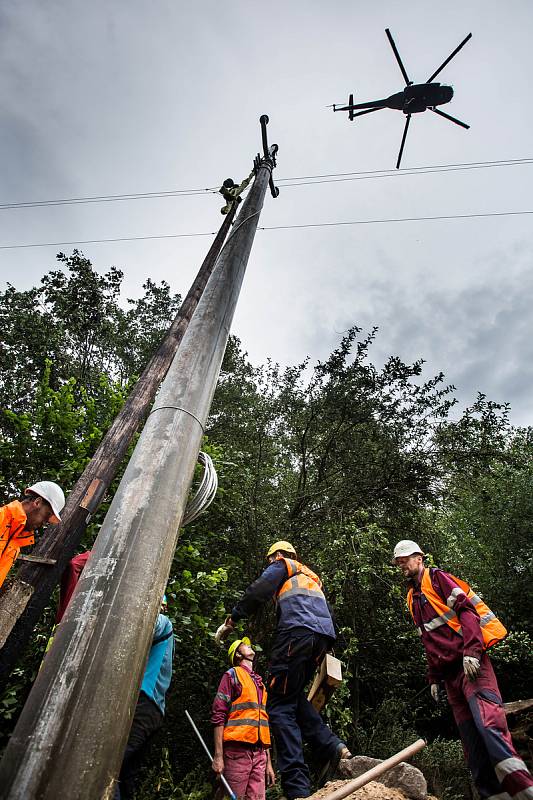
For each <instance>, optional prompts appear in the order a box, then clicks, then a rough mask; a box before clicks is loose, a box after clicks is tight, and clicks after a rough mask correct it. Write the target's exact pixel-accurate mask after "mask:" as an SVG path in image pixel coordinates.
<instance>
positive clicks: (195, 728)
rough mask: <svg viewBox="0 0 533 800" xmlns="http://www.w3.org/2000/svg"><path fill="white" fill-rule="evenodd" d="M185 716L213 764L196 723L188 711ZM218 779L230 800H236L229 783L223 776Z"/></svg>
mask: <svg viewBox="0 0 533 800" xmlns="http://www.w3.org/2000/svg"><path fill="white" fill-rule="evenodd" d="M185 716H186V717H187V719H188V720H189V722H190V723H191V725H192V729H193V731H194V732H195V734H196V735H197V737H198V738H199V740H200V744H201V745H202V747H203V748H204V750H205V752H206V753H207V757H208V759H209V761H211V763H213V756H212V755H211V753H210V751H209V747H208V746H207V745H206V743H205V742H204V737H203V736H202V734H201V733H200V731H199V730H198V728H197V727H196V723H195V722H194V720H193V718H192V717H191V715H190V714H189V712H188V711H185ZM219 778H220V780H221V782H222V785H223V786H224V788H225V790H226V791H227V793H228V794H229V796H230V798H231V800H237V795H236V794H235V792H234V791H233V789H232V788H231V786H230V785H229V783H228V782H227V780H226V779H225V777H224V775H222V774H220V775H219Z"/></svg>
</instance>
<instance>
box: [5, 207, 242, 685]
mask: <svg viewBox="0 0 533 800" xmlns="http://www.w3.org/2000/svg"><path fill="white" fill-rule="evenodd" d="M236 207H237V204H236V203H235V204H234V205H233V207H232V208H231V209H230V212H229V214H228V215H227V216H226V218H225V219H224V222H223V223H222V225H221V227H220V230H219V232H218V234H217V236H216V238H215V240H214V241H213V244H212V245H211V247H210V249H209V252H208V254H207V256H206V258H205V259H204V262H203V264H202V266H201V267H200V270H199V272H198V274H197V275H196V278H195V279H194V282H193V284H192V286H191V288H190V289H189V293H188V294H187V297H186V298H185V300H184V301H183V303H182V304H181V306H180V309H179V311H178V314H177V316H176V318H175V319H174V322H173V323H172V325H171V326H170V328H169V330H168V331H167V333H166V334H165V336H164V338H163V340H162V342H161V344H160V345H159V348H158V349H157V350H156V352H155V353H154V355H153V356H152V358H151V359H150V361H149V362H148V364H147V366H146V367H145V369H144V372H143V373H142V375H141V377H140V378H139V380H138V381H137V383H136V384H135V386H134V387H133V390H132V391H131V394H130V395H129V397H128V399H127V400H126V402H125V404H124V406H123V408H122V409H121V411H120V412H119V413H118V415H117V417H116V418H115V420H114V422H113V424H112V425H111V427H110V428H109V430H108V431H107V433H106V434H105V436H104V438H103V439H102V441H101V442H100V444H99V446H98V448H97V450H96V452H95V454H94V456H93V457H92V459H91V461H90V462H89V464H88V465H87V466H86V468H85V470H84V472H83V474H82V475H81V477H80V478H79V479H78V481H77V483H76V485H75V486H74V488H73V489H72V491H71V492H70V494H69V496H68V498H67V503H66V505H65V508H64V510H63V511H62V514H61V517H62V523H61V524H60V525H52V526H51V527H49V528H47V529H46V530H45V531H44V532H43V534H42V535H41V536H40V537H39V538H38V540H37V545H36V546H35V548H34V550H33V554H32V555H33V556H38V557H40V558H46V559H48V560H52V561H55V562H56V563H55V564H54V565H53V566H50V565H45V566H43V565H42V564H36V563H24V564H23V566H22V567H21V568H20V570H19V572H18V575H17V577H16V578H15V580H14V581H13V583H12V584H11V585H10V586H9V587H7V588H6V589H5V590H4V592H3V593H0V648H1V649H0V682H2V681H5V680H7V678H8V677H9V674H10V672H11V670H12V669H13V667H14V665H15V663H16V662H17V659H18V658H19V657H20V656H21V654H22V652H23V650H24V647H25V646H26V644H27V642H28V641H29V639H30V636H31V634H32V631H33V628H34V626H35V624H36V622H37V621H38V619H39V617H40V616H41V614H42V612H43V610H44V608H45V607H46V605H47V604H48V602H49V600H50V595H51V594H52V591H53V590H54V587H55V586H56V585H57V584H58V583H59V580H60V578H61V575H62V573H63V570H64V569H65V567H66V565H67V563H68V562H69V560H70V559H71V558H72V556H73V555H74V554H75V551H76V548H77V546H78V545H79V543H80V542H81V539H82V537H83V534H84V533H85V531H86V529H87V525H88V523H89V520H90V519H91V517H92V516H93V514H94V513H95V512H96V511H97V510H98V507H99V506H100V503H101V502H102V500H103V498H104V495H105V493H106V491H107V490H108V489H109V486H110V484H111V482H112V481H113V479H114V477H115V475H116V474H117V471H118V469H119V467H120V464H121V463H122V460H123V458H124V456H125V455H126V451H127V449H128V447H129V445H130V442H131V440H132V438H133V436H134V434H135V432H136V431H137V430H138V428H139V426H140V425H141V424H142V422H143V421H144V419H145V417H146V415H147V413H148V411H149V409H150V406H151V404H152V403H153V401H154V397H155V394H156V391H157V389H158V388H159V385H160V384H161V381H162V380H163V378H164V377H165V374H166V372H167V370H168V368H169V366H170V364H171V363H172V359H173V357H174V355H175V353H176V350H177V349H178V347H179V344H180V342H181V340H182V339H183V336H184V333H185V331H186V330H187V326H188V324H189V321H190V319H191V317H192V314H193V312H194V310H195V308H196V306H197V305H198V300H199V299H200V296H201V294H202V292H203V290H204V289H205V286H206V284H207V280H208V278H209V276H210V275H211V272H212V271H213V267H214V266H215V262H216V259H217V256H218V254H219V253H220V249H221V247H222V245H223V243H224V240H225V238H226V234H227V232H228V230H229V229H230V226H231V223H232V221H233V218H234V216H235V211H236Z"/></svg>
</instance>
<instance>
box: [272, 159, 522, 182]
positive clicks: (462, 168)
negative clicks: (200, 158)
mask: <svg viewBox="0 0 533 800" xmlns="http://www.w3.org/2000/svg"><path fill="white" fill-rule="evenodd" d="M527 164H533V159H522V160H520V161H501V162H494V163H486V164H483V163H480V164H465V165H460V164H455V165H452V164H450V165H446V166H441V167H426V168H424V169H417V168H414V169H405V170H389V172H385V171H382V172H380V174H377V173H373V172H371V173H346V177H343V176H341V175H339V176H331V177H328V176H326V177H324V179H319V180H316V179H315V180H313V179H311V178H310V179H309V180H303V179H301V180H297V179H294V182H292V183H282V184H280V185H281V186H282V188H284V189H285V188H287V187H290V186H314V185H316V184H321V183H343V182H345V181H365V180H376V179H377V178H405V177H406V176H408V175H431V174H435V173H442V172H467V171H470V170H478V169H489V168H495V167H513V166H525V165H527ZM317 177H318V178H320V176H317ZM286 180H289V179H288V178H286ZM278 184H279V181H278Z"/></svg>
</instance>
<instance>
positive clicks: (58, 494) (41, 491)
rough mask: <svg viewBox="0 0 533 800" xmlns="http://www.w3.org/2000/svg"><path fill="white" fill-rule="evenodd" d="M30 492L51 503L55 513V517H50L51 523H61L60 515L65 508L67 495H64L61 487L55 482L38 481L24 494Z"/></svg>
mask: <svg viewBox="0 0 533 800" xmlns="http://www.w3.org/2000/svg"><path fill="white" fill-rule="evenodd" d="M29 492H33V494H37V495H39V497H42V498H43V500H46V502H47V503H50V505H51V506H52V511H53V512H54V516H53V517H50V520H49V521H50V522H61V517H60V516H59V515H60V513H61V511H62V510H63V508H64V507H65V495H64V494H63V489H62V488H61V486H58V485H57V483H54V482H53V481H37V483H34V484H33V486H28V488H27V489H25V490H24V494H28V493H29Z"/></svg>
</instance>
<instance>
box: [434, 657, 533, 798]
mask: <svg viewBox="0 0 533 800" xmlns="http://www.w3.org/2000/svg"><path fill="white" fill-rule="evenodd" d="M445 685H446V692H447V695H448V700H449V703H450V706H451V707H452V711H453V715H454V717H455V721H456V723H457V727H458V728H459V734H460V736H461V741H462V743H463V750H464V753H465V758H466V761H467V763H468V767H469V769H470V772H471V773H472V777H473V779H474V783H475V785H476V789H477V790H478V792H479V794H480V797H481V798H483V799H484V800H510V798H513V800H533V777H532V776H531V774H530V773H529V771H528V769H527V767H526V765H525V764H524V762H523V761H522V759H521V758H520V757H519V755H518V753H517V752H516V750H515V749H514V746H513V742H512V739H511V735H510V733H509V729H508V727H507V720H506V718H505V711H504V709H503V703H502V699H501V697H500V690H499V689H498V683H497V681H496V675H495V674H494V670H493V669H492V664H491V663H490V660H489V658H488V656H487V655H483V657H482V659H481V672H480V674H479V676H478V678H477V679H476V680H475V681H469V680H468V678H467V677H466V675H465V674H464V672H463V670H462V668H461V669H460V670H459V671H458V672H457V674H456V675H455V676H454V677H453V678H448V679H447V680H446V681H445Z"/></svg>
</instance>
